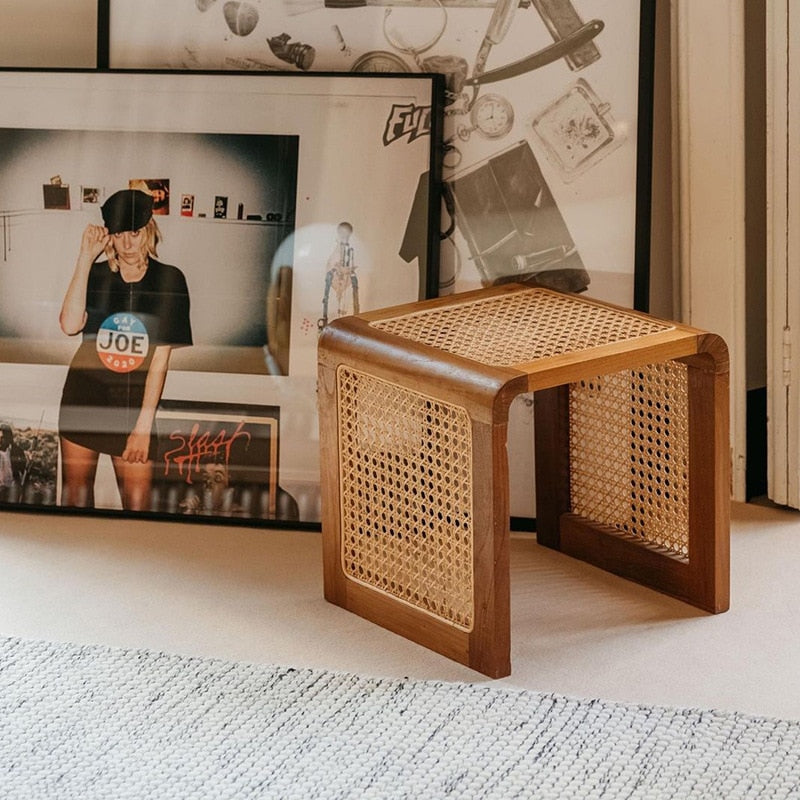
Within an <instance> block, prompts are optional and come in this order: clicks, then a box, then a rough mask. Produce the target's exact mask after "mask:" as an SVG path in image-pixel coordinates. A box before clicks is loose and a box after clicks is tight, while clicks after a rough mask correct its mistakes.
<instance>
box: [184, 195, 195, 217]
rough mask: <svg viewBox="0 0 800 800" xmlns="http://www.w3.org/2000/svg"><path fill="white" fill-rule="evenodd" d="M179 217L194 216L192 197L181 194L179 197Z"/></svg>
mask: <svg viewBox="0 0 800 800" xmlns="http://www.w3.org/2000/svg"><path fill="white" fill-rule="evenodd" d="M181 216H182V217H192V216H194V195H193V194H182V195H181Z"/></svg>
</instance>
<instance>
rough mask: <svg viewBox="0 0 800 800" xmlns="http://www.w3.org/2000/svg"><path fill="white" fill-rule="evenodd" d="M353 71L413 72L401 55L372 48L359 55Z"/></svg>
mask: <svg viewBox="0 0 800 800" xmlns="http://www.w3.org/2000/svg"><path fill="white" fill-rule="evenodd" d="M350 71H351V72H411V67H409V66H408V64H406V62H405V61H403V59H402V58H400V56H396V55H395V54H394V53H390V52H388V51H387V50H370V51H369V52H368V53H364V54H363V55H361V56H359V57H358V58H357V59H356V61H355V63H354V64H353V66H352V67H350Z"/></svg>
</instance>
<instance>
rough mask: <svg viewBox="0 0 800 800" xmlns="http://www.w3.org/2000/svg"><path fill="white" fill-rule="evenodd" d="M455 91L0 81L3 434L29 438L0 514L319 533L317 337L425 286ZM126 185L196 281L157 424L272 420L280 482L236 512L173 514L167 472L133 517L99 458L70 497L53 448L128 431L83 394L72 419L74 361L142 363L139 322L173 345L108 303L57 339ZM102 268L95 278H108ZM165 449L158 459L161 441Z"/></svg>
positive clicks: (430, 276)
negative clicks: (74, 277)
mask: <svg viewBox="0 0 800 800" xmlns="http://www.w3.org/2000/svg"><path fill="white" fill-rule="evenodd" d="M443 91H444V84H443V80H442V78H441V77H440V76H426V75H407V76H379V77H376V76H370V75H366V76H347V75H341V74H325V75H322V74H313V75H305V74H291V73H282V72H280V73H268V74H257V73H253V72H247V71H245V72H219V71H186V72H177V71H172V70H170V71H166V70H162V71H159V70H112V69H109V70H35V69H7V70H0V106H2V110H0V219H1V220H2V246H3V249H2V258H3V260H2V262H0V264H2V266H3V270H2V273H0V422H3V423H5V424H6V426H8V427H9V428H10V435H11V437H12V438H14V439H15V440H16V447H17V450H16V451H15V454H16V458H17V463H16V465H15V468H14V470H13V471H14V475H13V481H14V482H15V484H12V483H9V485H7V486H5V487H4V486H0V507H3V508H11V509H14V510H56V511H65V512H67V513H89V514H95V513H96V514H122V515H125V516H134V517H136V516H144V517H154V518H164V519H202V520H203V521H204V522H209V521H219V522H222V523H234V524H249V525H257V526H266V527H270V526H281V527H301V528H303V527H307V528H312V529H315V528H318V527H319V489H318V487H319V466H318V458H319V454H318V446H317V440H316V394H315V382H316V340H317V337H318V333H319V330H320V329H321V327H322V326H324V324H326V323H327V322H328V321H330V319H333V318H335V317H336V316H338V315H340V314H344V313H352V312H353V311H358V310H364V311H366V310H370V309H371V308H378V307H383V306H385V305H390V304H394V303H397V302H411V301H414V300H417V299H421V298H425V297H431V296H433V295H434V294H435V292H436V288H437V287H438V274H437V269H438V256H439V247H438V233H439V229H440V219H439V216H440V196H441V185H440V161H441V148H440V147H438V146H437V144H436V143H437V142H438V141H440V140H441V119H442V105H443V103H442V98H443ZM31 109H35V110H34V111H31ZM408 114H412V115H413V116H414V120H415V127H414V129H413V135H412V131H411V130H410V129H407V126H406V124H405V122H404V120H405V119H406V116H407V115H408ZM320 120H324V123H325V124H324V125H321V124H320ZM356 123H357V124H356ZM119 154H124V155H123V156H122V157H120V156H119ZM42 187H44V191H43V188H42ZM34 191H35V197H34ZM131 191H134V192H135V191H141V192H146V193H148V194H150V195H151V196H152V198H153V200H152V207H153V209H154V210H153V220H157V221H158V225H159V226H160V228H161V232H162V234H163V242H161V244H160V245H159V247H160V248H161V249H160V250H159V255H158V259H159V260H164V261H165V263H168V264H170V263H174V264H176V265H177V269H178V270H179V271H182V272H183V273H184V277H185V282H186V286H187V289H186V292H188V299H187V300H186V302H185V305H187V306H188V307H189V308H190V311H189V315H190V322H191V326H190V327H191V333H192V336H191V337H188V336H187V335H183V337H182V338H176V339H169V338H167V339H163V343H165V344H168V345H170V346H171V347H172V350H171V353H170V365H169V370H168V372H167V374H166V381H165V385H164V387H163V390H162V392H161V394H160V402H159V404H158V407H157V410H156V412H155V419H156V427H157V426H158V424H159V422H162V421H163V420H165V419H167V417H168V416H169V414H172V413H175V412H176V410H179V411H181V413H184V412H185V413H186V414H188V413H189V412H191V413H194V414H196V415H197V420H198V421H199V422H201V423H202V422H203V421H205V422H208V420H209V414H211V415H212V417H213V416H214V415H216V416H217V417H219V415H220V414H235V413H242V412H243V410H244V411H248V413H250V415H251V416H252V417H253V418H255V417H257V416H258V415H259V414H260V415H261V416H262V417H263V418H264V419H268V420H269V421H270V422H269V425H271V426H276V429H275V431H274V433H273V434H271V436H272V439H271V441H273V442H274V443H276V444H277V442H278V441H280V442H281V447H280V449H277V447H276V449H275V451H274V453H273V454H272V456H271V458H270V461H269V464H268V465H267V466H265V467H264V469H265V470H266V471H265V472H264V475H265V476H268V477H265V480H266V481H267V484H268V486H267V488H266V489H265V490H264V489H262V490H260V491H259V492H255V490H254V492H253V493H252V496H256V495H257V496H258V497H259V500H258V501H255V500H253V505H251V506H250V507H249V510H248V511H247V512H246V513H245V512H244V511H241V507H243V506H244V505H247V504H246V503H244V502H243V501H242V499H241V496H240V495H237V496H236V497H235V498H234V497H233V495H232V493H231V492H229V493H228V500H227V501H226V503H227V504H226V505H225V506H224V508H223V507H216V506H214V505H213V504H212V505H211V506H209V505H208V503H206V504H205V505H204V499H205V500H207V498H204V496H203V495H202V493H201V494H195V495H194V499H193V498H192V497H189V498H186V497H183V498H179V499H178V500H177V502H176V503H172V502H170V503H167V502H166V501H165V499H164V496H165V489H164V487H163V486H160V485H159V483H158V481H157V480H156V478H155V477H153V479H152V483H151V486H150V489H149V491H150V494H149V496H148V500H147V502H146V503H145V504H144V505H141V506H139V507H137V508H133V507H131V506H130V505H127V504H126V500H125V499H124V497H122V496H120V494H119V492H118V490H117V482H116V481H115V480H114V479H113V474H114V472H115V468H114V466H113V465H114V462H113V461H112V460H111V459H108V458H106V457H105V456H101V458H100V462H99V463H100V467H99V468H98V472H97V477H96V479H95V480H94V482H93V483H92V486H93V488H94V496H93V498H92V499H91V501H90V502H86V497H88V495H85V496H84V495H81V496H80V497H79V498H78V499H76V498H77V497H78V495H77V494H75V495H74V496H71V495H70V494H69V492H66V493H65V486H67V483H68V482H67V481H65V459H64V456H63V452H62V453H61V455H59V448H58V442H59V440H60V439H61V438H66V439H67V440H68V441H72V442H73V443H75V442H77V443H78V444H83V445H86V442H87V441H90V442H91V445H92V447H94V444H95V443H96V442H97V440H96V439H91V438H90V440H86V439H84V438H82V437H83V433H85V432H87V431H88V433H89V434H91V435H94V434H96V433H99V432H102V433H103V434H104V435H105V434H106V433H107V428H109V427H110V429H112V432H113V433H118V432H119V430H118V429H119V427H121V426H120V425H119V424H118V422H116V421H115V422H107V421H106V419H107V414H106V411H107V409H106V407H105V405H104V402H101V401H100V400H96V399H91V398H90V399H88V400H80V404H81V405H80V408H83V409H84V413H83V416H82V417H80V418H81V419H83V420H84V422H80V423H78V424H77V425H76V423H75V422H74V415H73V416H69V415H67V416H64V414H65V411H64V408H65V404H66V403H67V400H66V399H65V398H66V397H67V392H66V390H64V393H63V396H62V389H61V387H63V386H65V385H66V383H67V379H68V378H69V376H70V375H71V374H72V372H73V369H74V368H75V365H76V363H77V361H76V360H75V359H77V358H78V355H79V353H83V354H84V355H83V356H81V358H83V357H84V356H85V355H87V354H88V357H89V359H90V362H91V368H92V369H95V370H96V369H97V363H95V361H96V360H97V359H96V355H95V356H94V357H93V356H92V355H91V353H92V352H93V351H92V347H94V348H95V349H97V351H98V354H100V348H101V339H102V348H103V350H104V352H103V354H102V361H98V363H100V366H101V369H106V372H108V370H111V371H113V372H120V373H124V374H126V375H127V374H128V372H129V371H130V372H135V370H136V369H138V368H139V365H140V364H141V363H145V364H146V363H148V362H147V361H145V362H142V361H141V359H140V360H139V361H137V358H138V356H137V355H136V354H134V353H128V352H127V350H125V349H124V348H125V347H127V346H128V345H129V344H131V343H132V342H133V340H134V339H135V338H136V337H137V336H140V332H139V331H140V329H139V328H137V327H136V321H135V320H134V321H132V320H131V319H129V318H128V316H127V314H128V313H131V314H132V315H133V316H134V317H135V316H136V315H137V314H140V315H141V314H142V313H144V314H145V317H144V318H143V319H144V323H145V324H144V327H145V328H146V332H147V334H148V336H149V337H151V338H152V337H153V336H155V337H156V338H154V339H153V342H154V344H159V343H162V338H159V337H162V334H161V333H159V334H155V333H153V331H154V329H153V328H147V325H148V324H149V323H147V320H148V319H149V318H150V317H148V316H147V315H148V314H149V315H152V314H153V313H154V312H152V311H150V310H148V311H144V312H140V311H136V313H133V311H131V309H123V310H118V309H116V307H115V308H114V309H113V313H112V314H110V315H109V316H108V318H107V319H106V320H105V321H103V322H102V325H100V327H99V328H95V329H96V330H97V334H96V336H95V334H94V333H93V332H92V331H90V335H89V336H88V339H86V341H85V342H84V343H83V344H77V342H76V339H75V338H72V337H70V336H65V335H63V333H61V332H60V331H59V330H58V328H57V320H58V317H59V307H60V304H61V301H62V299H63V297H64V293H65V291H66V287H67V286H68V284H69V278H70V274H71V272H72V269H73V265H74V263H75V258H76V256H77V254H78V246H79V244H80V240H81V231H82V230H84V229H85V228H86V226H87V225H102V224H103V223H104V221H106V220H105V217H104V216H103V213H104V208H105V204H106V203H107V202H108V201H109V198H110V197H113V196H116V195H118V193H120V192H121V193H123V194H124V193H126V192H131ZM64 196H66V199H65V197H64ZM170 196H172V200H173V201H172V203H169V197H170ZM45 197H48V198H50V200H49V201H47V202H46V201H45ZM53 198H56V199H55V200H54V199H53ZM186 198H189V199H190V201H191V202H187V201H186ZM222 198H224V199H225V206H226V208H225V214H224V215H223V214H221V213H220V214H219V215H218V216H217V215H215V213H214V209H215V206H216V201H219V200H220V199H222ZM48 206H49V207H48ZM170 248H171V250H169V249H170ZM168 251H169V253H170V254H169V255H168ZM162 252H163V258H162ZM343 253H345V254H347V255H346V256H345V255H342V254H343ZM104 258H105V256H98V258H97V260H96V262H95V264H94V267H92V269H95V268H98V269H99V273H102V274H103V275H105V274H106V272H110V267H108V265H106V266H107V267H108V269H107V270H106V271H105V272H104V271H103V269H100V267H101V266H102V265H103V264H105V262H104ZM348 259H349V260H348ZM109 263H110V262H109ZM153 263H154V261H153V259H152V257H151V260H150V262H149V265H150V266H149V267H148V269H155V267H154V266H152V265H153ZM56 265H57V266H56ZM170 269H172V268H170ZM103 280H104V281H105V280H106V278H103ZM91 285H93V284H91V281H90V286H91ZM103 285H104V286H105V285H106V284H103ZM170 285H172V284H170ZM92 291H94V290H92ZM103 291H106V290H105V289H103ZM143 291H144V290H143ZM148 291H149V290H148ZM169 291H170V292H171V293H172V294H171V296H172V297H177V298H178V300H176V301H175V302H179V304H180V303H183V301H181V300H180V294H175V292H177V291H179V290H177V289H170V290H169ZM180 291H183V290H180ZM359 304H360V305H359ZM88 307H89V309H90V315H89V319H90V320H91V319H92V314H94V313H95V312H93V311H91V308H92V306H91V302H89V305H88ZM175 307H177V306H174V303H173V305H172V306H170V308H171V309H172V308H175ZM104 308H105V307H104ZM111 310H112V309H110V308H108V309H105V311H111ZM134 310H135V309H134ZM105 311H104V312H103V313H105ZM170 313H172V311H171V312H170ZM98 320H99V317H98ZM138 322H139V323H141V322H142V320H141V319H139V320H138ZM87 324H88V323H87ZM156 324H157V326H158V325H161V326H162V327H163V326H164V325H166V327H165V328H164V329H168V328H169V327H170V325H167V324H166V323H164V322H163V321H162V322H161V323H156ZM109 326H111V327H109ZM87 330H88V329H87ZM101 334H102V336H101ZM164 335H166V334H164ZM78 338H80V336H79V337H78ZM123 340H124V342H123ZM148 341H149V340H148ZM86 342H88V343H89V345H90V346H89V345H87V347H88V349H86V348H85V347H84V345H85V344H86ZM92 343H94V344H92ZM131 346H132V345H131ZM137 346H138V345H137ZM81 348H84V349H83V350H82V349H81ZM147 352H152V351H147ZM134 362H136V363H134ZM81 363H84V362H81ZM70 365H71V366H70ZM65 373H66V376H65ZM86 374H89V373H86ZM101 374H103V375H106V373H102V372H101ZM148 374H149V373H148ZM106 377H108V376H107V375H106ZM126 380H127V379H126ZM101 383H102V382H101ZM87 385H88V384H87ZM91 385H92V386H93V387H99V388H97V389H96V390H95V389H92V392H95V391H97V394H96V395H93V397H100V396H104V395H103V391H104V389H103V388H102V386H100V385H99V384H96V383H94V384H91ZM126 386H127V387H128V388H126V389H125V390H124V393H126V394H125V397H126V398H128V399H126V400H125V403H126V404H127V407H128V408H129V410H130V408H134V407H135V408H134V411H136V410H138V409H139V406H138V405H137V403H138V402H139V401H137V403H134V402H133V400H131V399H130V398H132V397H134V394H132V393H131V392H132V390H131V389H130V382H129V383H128V384H126ZM115 391H117V390H115ZM70 398H71V399H70V400H69V407H70V408H73V406H74V405H75V403H76V402H77V401H75V400H74V398H72V395H70ZM84 406H85V408H84ZM115 407H116V406H115ZM115 413H116V412H115ZM70 414H72V412H71V411H70ZM109 419H110V418H109ZM132 419H133V418H132V417H128V423H127V424H128V426H129V427H128V428H125V430H126V431H129V430H130V429H131V428H132ZM65 420H69V424H68V423H67V421H65ZM154 430H155V429H154ZM124 432H125V431H123V433H124ZM154 441H155V444H154V445H153V447H154V448H155V449H151V456H153V459H152V460H153V462H154V463H157V462H158V459H159V458H161V457H162V456H163V455H164V453H163V451H162V445H163V437H161V436H156V435H155V434H154ZM106 442H107V440H105V439H104V441H103V443H102V447H103V448H106V447H107V444H106ZM54 443H55V445H54ZM86 446H88V445H86ZM99 447H100V445H98V448H99ZM108 447H110V445H108ZM2 450H5V448H2ZM2 450H0V451H2ZM62 451H63V442H62ZM101 452H103V453H106V452H108V450H107V449H101ZM45 453H46V463H45V460H43V459H44V454H45ZM117 455H118V456H119V455H120V453H117ZM273 456H274V458H273ZM23 457H24V460H25V464H22V460H21V459H22V458H23ZM227 466H236V465H227ZM262 466H263V465H262ZM0 468H2V464H1V463H0ZM234 471H235V470H234ZM67 472H69V468H67ZM0 480H3V476H2V472H1V471H0ZM265 492H266V493H265ZM173 494H174V492H173ZM264 498H267V500H264ZM189 501H191V502H189ZM265 503H266V505H265ZM192 504H194V505H193V506H192ZM192 507H193V508H194V509H195V511H197V513H186V511H187V508H192ZM237 509H239V511H241V513H239V511H237ZM265 509H266V510H265ZM215 512H219V513H215Z"/></svg>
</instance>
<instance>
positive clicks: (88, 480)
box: [61, 436, 98, 508]
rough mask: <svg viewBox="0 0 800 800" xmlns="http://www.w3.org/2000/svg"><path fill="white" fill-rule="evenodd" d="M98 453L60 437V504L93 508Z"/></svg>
mask: <svg viewBox="0 0 800 800" xmlns="http://www.w3.org/2000/svg"><path fill="white" fill-rule="evenodd" d="M97 458H98V454H97V453H96V452H95V451H94V450H90V449H89V448H88V447H83V446H82V445H79V444H75V442H71V441H69V439H65V438H64V437H63V436H62V437H61V505H62V506H79V507H80V508H94V478H95V475H96V474H97Z"/></svg>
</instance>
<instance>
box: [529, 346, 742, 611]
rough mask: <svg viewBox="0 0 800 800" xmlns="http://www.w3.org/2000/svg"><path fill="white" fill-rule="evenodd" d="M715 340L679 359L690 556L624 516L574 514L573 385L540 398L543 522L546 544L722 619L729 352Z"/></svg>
mask: <svg viewBox="0 0 800 800" xmlns="http://www.w3.org/2000/svg"><path fill="white" fill-rule="evenodd" d="M709 338H710V340H711V341H710V344H709V345H708V349H709V352H701V353H699V354H698V355H695V356H690V357H688V358H683V359H680V362H681V363H683V364H685V365H686V395H685V396H684V400H685V402H686V407H687V409H688V429H687V446H688V465H689V466H688V525H687V527H688V534H687V536H688V554H687V555H686V557H680V556H677V555H675V554H673V553H671V552H670V551H668V550H666V549H664V548H663V547H660V546H659V545H658V543H654V542H651V541H649V540H648V532H647V530H646V529H645V530H644V531H641V532H640V534H641V535H639V534H637V535H633V534H632V533H629V532H628V528H627V527H626V526H627V524H628V523H629V520H627V519H625V518H620V519H608V520H602V521H598V520H596V519H590V518H588V517H586V516H581V515H579V514H577V513H572V511H573V498H572V497H571V495H570V459H571V453H570V432H569V426H570V418H569V416H570V415H569V394H568V391H569V388H568V387H558V389H551V390H546V391H542V392H537V395H536V418H535V426H536V475H537V483H536V503H537V515H536V520H537V538H538V541H539V543H540V544H543V545H545V546H548V547H552V548H554V549H557V550H560V551H562V552H564V553H566V554H567V555H571V556H573V557H575V558H579V559H581V560H583V561H587V562H588V563H591V564H594V565H595V566H598V567H600V568H601V569H605V570H607V571H609V572H613V573H615V574H617V575H620V576H622V577H625V578H628V579H630V580H633V581H636V582H638V583H642V584H644V585H646V586H649V587H651V588H653V589H657V590H659V591H662V592H664V593H666V594H670V595H672V596H675V597H678V598H679V599H681V600H684V601H685V602H688V603H690V604H692V605H695V606H697V607H699V608H702V609H704V610H707V611H711V612H713V613H719V612H722V611H725V610H727V608H728V605H729V595H730V590H729V560H730V555H729V537H730V458H729V455H728V448H729V440H728V425H729V411H728V402H729V400H728V372H727V359H726V356H725V353H724V346H722V350H723V351H721V352H716V349H717V348H716V346H715V345H714V342H713V340H714V339H715V337H709ZM577 438H578V440H580V436H578V437H577ZM597 468H598V469H600V468H601V467H599V466H598V467H597ZM620 499H621V501H622V502H621V503H620V507H621V508H624V505H625V498H624V497H623V498H620ZM634 527H637V526H634Z"/></svg>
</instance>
